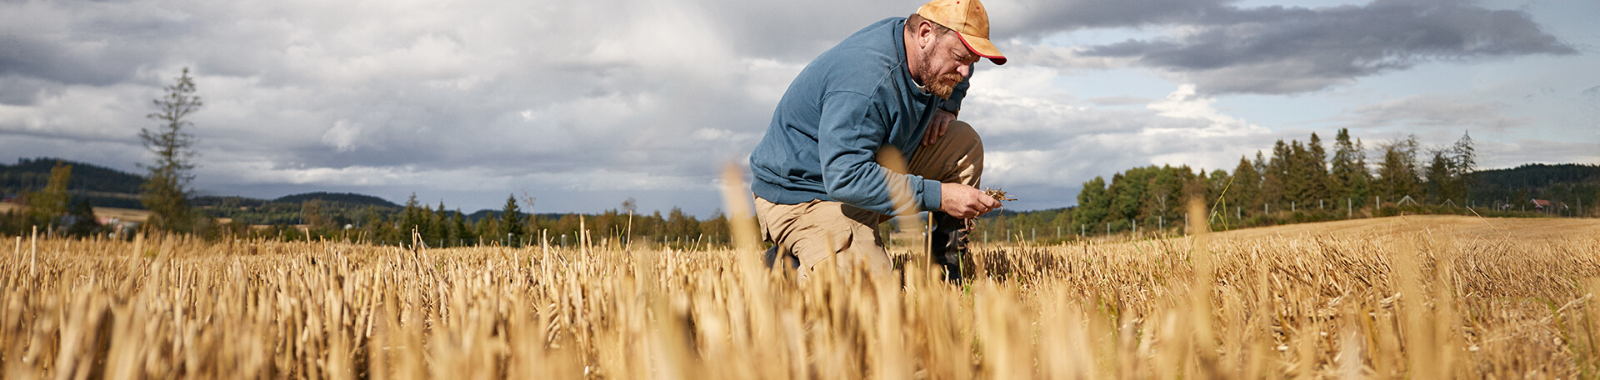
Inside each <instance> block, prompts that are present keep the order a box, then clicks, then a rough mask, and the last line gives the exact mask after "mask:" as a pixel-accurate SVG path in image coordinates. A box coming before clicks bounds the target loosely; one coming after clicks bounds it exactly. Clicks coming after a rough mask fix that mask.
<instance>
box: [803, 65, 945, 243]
mask: <svg viewBox="0 0 1600 380" xmlns="http://www.w3.org/2000/svg"><path fill="white" fill-rule="evenodd" d="M883 114H884V113H883V111H882V110H880V109H879V108H878V106H877V104H875V103H874V102H872V101H871V99H870V98H869V97H868V96H865V95H862V94H858V93H851V92H836V93H830V94H828V95H827V96H826V97H825V98H824V99H823V105H822V119H821V123H820V125H819V126H818V127H819V128H818V133H817V149H818V152H817V156H818V157H820V158H821V159H822V185H823V189H825V190H826V191H827V192H828V197H829V198H833V200H836V201H839V202H843V203H845V204H849V205H851V206H856V207H860V208H862V209H865V210H868V211H872V212H876V213H879V214H884V215H894V214H895V213H896V212H895V207H894V200H893V198H891V197H890V195H889V194H890V188H891V187H893V188H896V190H897V191H898V190H900V189H905V190H909V191H910V194H911V204H909V205H907V206H908V208H910V209H909V210H904V211H907V212H916V211H919V210H937V209H938V208H939V195H940V194H939V181H935V180H929V179H924V178H922V177H920V176H915V175H909V174H899V173H892V172H890V171H888V170H887V169H884V167H883V166H880V165H878V162H877V160H876V159H875V158H876V157H877V152H878V149H879V148H881V145H882V144H880V143H879V142H880V141H883V140H884V138H885V137H886V136H887V135H888V133H889V126H890V125H891V124H890V123H888V121H887V120H885V118H884V116H883ZM886 175H887V177H886Z"/></svg>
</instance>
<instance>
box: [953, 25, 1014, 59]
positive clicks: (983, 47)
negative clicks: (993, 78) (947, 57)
mask: <svg viewBox="0 0 1600 380" xmlns="http://www.w3.org/2000/svg"><path fill="white" fill-rule="evenodd" d="M956 35H957V36H959V37H961V44H963V45H967V50H971V51H972V53H973V54H977V55H978V56H980V57H984V58H988V59H989V61H990V62H994V64H995V65H997V66H998V65H1004V64H1006V56H1005V55H1002V54H1000V49H996V48H995V47H994V43H992V42H989V39H987V38H979V37H977V36H969V35H967V34H966V33H961V32H956Z"/></svg>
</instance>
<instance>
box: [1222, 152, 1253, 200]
mask: <svg viewBox="0 0 1600 380" xmlns="http://www.w3.org/2000/svg"><path fill="white" fill-rule="evenodd" d="M1260 154H1261V153H1260V152H1257V153H1256V155H1257V157H1260ZM1261 181H1262V178H1261V172H1258V171H1256V166H1255V165H1252V164H1251V163H1250V161H1249V160H1246V159H1245V158H1244V157H1239V167H1237V168H1234V169H1233V185H1230V186H1229V187H1228V193H1227V194H1225V195H1224V197H1225V199H1227V200H1228V205H1229V206H1233V207H1236V208H1238V210H1241V211H1250V212H1254V211H1255V210H1256V206H1259V205H1260V204H1261V202H1260V201H1259V200H1258V197H1260V195H1261ZM1236 214H1237V213H1236Z"/></svg>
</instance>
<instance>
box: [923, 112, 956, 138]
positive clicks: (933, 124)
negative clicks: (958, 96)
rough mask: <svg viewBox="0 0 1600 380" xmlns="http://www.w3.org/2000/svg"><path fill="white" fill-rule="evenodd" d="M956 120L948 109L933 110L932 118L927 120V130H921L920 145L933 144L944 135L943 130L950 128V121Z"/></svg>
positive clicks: (954, 115)
mask: <svg viewBox="0 0 1600 380" xmlns="http://www.w3.org/2000/svg"><path fill="white" fill-rule="evenodd" d="M955 120H956V114H953V113H950V111H945V110H942V109H941V110H937V111H933V120H932V121H929V122H928V130H927V131H925V132H922V146H929V145H933V143H935V142H938V141H939V138H940V137H944V132H945V130H947V129H949V128H950V122H951V121H955Z"/></svg>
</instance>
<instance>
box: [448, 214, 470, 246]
mask: <svg viewBox="0 0 1600 380" xmlns="http://www.w3.org/2000/svg"><path fill="white" fill-rule="evenodd" d="M449 239H450V243H451V244H456V245H467V244H472V243H475V242H476V237H473V236H472V231H471V230H469V229H467V220H466V218H464V217H462V216H461V209H456V211H455V212H454V213H452V214H451V215H450V237H449Z"/></svg>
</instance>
